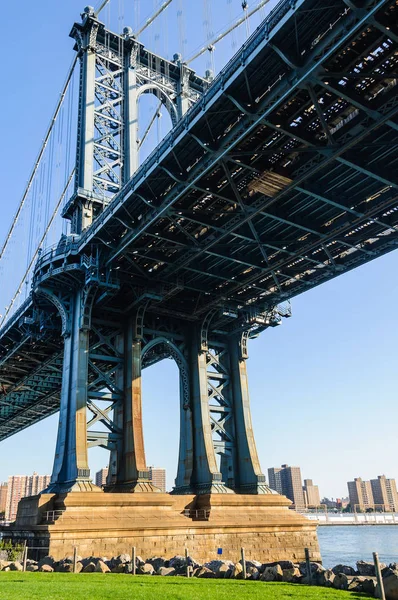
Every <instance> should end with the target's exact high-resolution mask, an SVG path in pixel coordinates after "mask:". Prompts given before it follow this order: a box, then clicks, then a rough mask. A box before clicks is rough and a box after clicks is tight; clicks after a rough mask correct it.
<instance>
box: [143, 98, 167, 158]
mask: <svg viewBox="0 0 398 600" xmlns="http://www.w3.org/2000/svg"><path fill="white" fill-rule="evenodd" d="M162 104H163V102H162V101H160V102H159V106H158V107H157V109H156V110H155V112H154V114H153V116H152V118H151V120H150V121H149V125H148V127H147V128H146V129H145V133H144V135H143V136H142V139H141V140H140V142H139V144H138V150H139V149H140V148H141V146H142V144H143V143H144V142H145V139H146V138H147V136H148V134H149V132H150V130H151V128H152V125H153V124H154V122H155V120H156V117H158V116H159V111H160V109H161V108H162Z"/></svg>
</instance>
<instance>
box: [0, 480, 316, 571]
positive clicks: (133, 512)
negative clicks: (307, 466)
mask: <svg viewBox="0 0 398 600" xmlns="http://www.w3.org/2000/svg"><path fill="white" fill-rule="evenodd" d="M289 504H290V501H289V500H287V498H285V497H283V496H279V495H276V494H262V495H253V494H249V495H246V494H201V495H199V496H194V495H183V496H178V495H170V494H162V493H158V494H153V493H145V492H144V493H140V494H121V493H115V494H106V493H100V494H98V493H93V492H80V493H79V492H72V493H69V494H61V495H58V496H57V495H52V494H42V495H41V496H34V497H30V498H24V499H23V500H21V502H20V504H19V507H18V516H17V520H16V523H15V525H13V526H11V527H9V528H7V529H5V530H4V531H3V533H4V536H5V537H6V538H11V539H13V540H14V541H19V540H20V541H22V540H27V543H28V547H32V548H33V547H35V548H38V547H39V548H42V550H41V551H39V556H40V555H41V556H44V555H47V554H50V555H51V556H53V557H54V558H55V559H57V560H59V559H61V558H64V557H66V556H70V555H72V554H73V548H74V547H75V546H76V547H77V549H78V554H79V555H80V556H83V557H88V556H107V557H108V558H111V557H112V556H117V555H119V554H121V553H131V548H132V547H133V546H135V547H136V548H137V553H138V554H139V555H140V556H142V557H143V558H144V559H146V558H149V557H151V556H161V557H165V558H170V557H172V556H175V555H177V554H178V555H181V554H182V555H183V554H184V549H185V548H188V551H189V553H190V555H191V556H192V557H194V558H195V559H196V560H198V561H208V560H213V559H216V558H218V556H217V549H218V548H222V550H223V554H222V558H223V559H224V560H231V561H234V562H237V561H238V560H239V558H240V548H241V547H242V546H243V547H244V548H245V550H246V558H247V559H253V560H258V561H261V562H273V561H277V560H294V561H303V560H304V558H305V556H304V548H309V549H310V554H311V559H312V560H315V561H319V560H320V559H321V557H320V554H319V546H318V541H317V536H316V525H315V524H314V522H312V521H309V520H308V519H306V518H305V517H303V516H302V515H299V514H298V513H296V512H295V511H293V510H289ZM51 511H54V512H51ZM30 555H31V556H32V557H33V556H38V554H37V552H36V551H32V552H31V553H30Z"/></svg>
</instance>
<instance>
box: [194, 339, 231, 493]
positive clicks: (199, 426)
mask: <svg viewBox="0 0 398 600" xmlns="http://www.w3.org/2000/svg"><path fill="white" fill-rule="evenodd" d="M190 371H191V401H192V411H193V430H194V431H193V437H194V455H193V474H192V488H193V489H194V490H195V492H196V493H197V494H208V493H211V492H215V493H232V490H230V489H229V488H227V487H226V485H225V482H224V481H223V480H222V475H221V473H220V470H219V468H218V466H217V461H216V454H215V450H214V443H213V433H212V426H211V419H210V409H209V381H208V371H207V353H206V352H205V351H203V350H202V349H201V343H200V331H198V330H197V329H193V331H192V337H191V364H190Z"/></svg>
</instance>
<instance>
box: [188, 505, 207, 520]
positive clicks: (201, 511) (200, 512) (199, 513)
mask: <svg viewBox="0 0 398 600" xmlns="http://www.w3.org/2000/svg"><path fill="white" fill-rule="evenodd" d="M184 517H188V518H189V519H198V520H199V521H208V520H209V517H210V509H208V508H193V509H191V508H186V509H185V510H184Z"/></svg>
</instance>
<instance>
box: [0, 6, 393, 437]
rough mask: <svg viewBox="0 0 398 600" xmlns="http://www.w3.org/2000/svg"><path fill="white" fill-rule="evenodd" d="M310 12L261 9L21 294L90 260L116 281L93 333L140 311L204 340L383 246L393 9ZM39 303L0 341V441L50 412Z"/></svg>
mask: <svg viewBox="0 0 398 600" xmlns="http://www.w3.org/2000/svg"><path fill="white" fill-rule="evenodd" d="M324 5H325V3H324V2H323V1H320V0H302V1H298V2H296V9H295V10H293V9H292V8H291V7H290V6H289V3H287V2H286V3H283V5H282V7H281V8H278V11H279V12H278V11H276V12H275V11H274V13H272V15H271V16H270V18H269V19H268V20H267V22H266V24H265V25H264V24H263V25H262V26H261V27H260V28H259V30H258V31H257V32H255V34H254V35H253V36H252V38H251V39H250V40H249V41H248V42H247V44H246V45H245V46H244V47H243V48H242V50H241V51H240V53H239V54H238V55H237V56H236V57H235V58H234V59H233V60H232V61H231V63H229V64H228V65H227V66H226V68H225V69H224V70H223V72H222V73H221V74H220V76H219V77H218V78H217V79H216V80H215V81H214V83H213V85H212V86H211V87H210V89H209V90H208V91H207V92H206V93H205V95H204V96H203V98H202V100H200V101H198V103H197V104H196V105H195V106H194V107H193V108H192V109H191V110H190V111H189V112H188V113H187V115H186V116H185V117H184V119H182V121H181V122H180V123H179V124H178V125H177V126H176V127H175V128H174V129H173V131H172V132H171V133H170V134H169V136H168V137H167V138H166V139H165V141H164V142H163V143H162V144H161V145H160V146H159V148H158V149H157V150H155V152H154V153H153V154H152V155H151V156H150V157H149V159H148V160H147V161H146V162H145V163H144V164H143V165H142V166H141V167H140V169H139V170H138V171H137V173H136V174H135V175H134V176H133V178H132V179H131V180H130V181H129V182H128V183H127V184H126V185H125V186H124V188H123V189H122V190H121V192H119V193H118V194H117V195H116V197H115V198H114V200H113V202H112V203H111V204H110V205H109V206H108V207H107V208H106V209H105V210H104V212H103V213H102V214H101V215H100V216H99V217H98V219H97V220H96V221H94V223H93V224H92V225H91V227H89V228H88V229H87V230H86V231H84V232H83V233H82V235H81V236H80V237H79V238H76V239H75V241H74V242H73V243H71V244H69V246H68V247H67V248H66V250H65V251H63V252H60V253H59V255H57V254H56V253H55V254H54V253H51V254H48V255H43V257H42V259H41V262H40V264H39V265H38V269H37V277H36V281H37V285H47V284H48V282H49V281H50V279H51V278H52V277H53V273H54V271H55V270H56V269H57V268H61V265H65V264H67V265H68V267H70V268H71V272H72V270H73V269H72V267H74V266H77V265H78V263H79V264H81V262H79V261H81V255H82V254H85V255H90V253H91V251H92V250H91V249H92V248H97V250H96V252H97V254H98V252H99V254H100V256H101V261H102V262H101V265H102V266H101V269H103V271H106V270H107V269H108V270H109V269H111V272H112V277H114V278H115V280H116V279H117V281H118V284H117V285H114V286H112V285H109V286H108V288H106V290H105V291H104V292H103V293H100V294H98V296H97V299H96V302H95V304H94V308H93V319H94V321H95V319H96V320H97V321H98V322H99V323H100V325H101V327H106V326H107V325H106V324H107V323H114V322H115V321H117V320H123V319H125V318H126V317H127V316H129V315H131V314H132V313H134V312H135V311H136V309H137V306H140V304H141V303H142V301H143V300H144V301H145V303H146V310H147V314H149V315H150V316H151V319H168V320H169V321H170V320H173V319H177V320H178V319H180V320H182V321H184V322H186V323H196V324H198V323H202V322H203V320H204V319H206V315H207V314H208V313H209V310H211V309H214V311H216V312H215V316H214V320H213V321H212V330H213V331H218V332H221V333H222V334H225V333H226V334H228V335H235V334H241V333H242V332H243V331H248V332H249V335H254V334H257V333H258V332H259V331H261V330H262V329H265V328H266V327H267V326H268V325H269V324H270V322H269V315H270V311H272V310H273V307H275V306H276V305H278V304H279V303H281V302H284V301H286V300H287V299H290V298H292V297H294V296H296V295H298V294H300V293H302V292H304V291H307V290H309V289H311V288H313V287H315V286H317V285H319V284H321V283H323V282H325V281H328V280H330V279H332V278H334V277H336V276H338V275H340V274H342V273H344V272H347V271H349V270H350V269H353V268H355V267H357V266H360V265H362V264H364V263H366V262H368V261H370V260H372V259H374V258H377V257H378V256H381V255H383V254H385V253H387V252H389V251H391V250H393V249H395V248H396V244H397V242H398V235H397V234H398V229H397V227H398V178H397V172H398V171H397V163H398V153H397V146H398V139H397V130H398V122H397V112H398V93H397V92H398V88H397V80H398V70H397V62H398V57H397V44H398V28H397V11H398V8H397V6H396V4H395V3H394V2H388V1H379V2H376V1H373V2H362V3H360V4H359V3H358V5H356V4H355V3H354V2H351V1H349V0H347V1H346V2H343V0H331V1H330V2H328V3H327V5H328V6H326V7H325V6H324ZM98 248H99V250H98ZM101 269H100V270H101ZM98 276H99V279H100V278H101V276H102V274H101V273H99V275H98ZM68 281H70V280H68ZM61 287H62V286H61V284H60V286H59V289H60V290H61ZM45 305H46V301H45V300H44V299H43V298H41V299H39V296H38V295H36V294H34V295H33V296H32V298H31V299H29V301H28V302H27V303H26V304H25V305H24V306H22V308H21V309H20V311H19V313H18V314H17V315H15V316H14V317H13V318H12V319H11V320H10V321H9V322H8V324H7V326H6V327H5V328H3V330H2V331H0V382H1V389H0V440H2V439H5V438H7V437H9V436H10V435H13V434H14V433H16V432H17V431H20V430H21V429H23V428H25V427H27V426H29V425H32V424H34V423H36V422H38V421H39V420H40V419H42V418H44V417H45V416H48V415H50V414H52V413H54V412H55V411H57V410H58V409H59V397H60V387H61V380H62V362H63V360H62V352H63V346H64V344H63V339H62V338H61V335H60V334H61V330H62V329H63V324H62V323H61V319H60V318H59V316H57V315H56V312H55V311H54V308H53V307H52V308H50V304H48V306H46V307H45ZM43 307H45V308H46V311H47V312H46V314H47V317H46V319H45V320H43V318H42V317H41V316H40V317H37V315H38V314H40V315H42V314H43ZM38 318H39V320H38ZM267 318H268V321H267ZM40 319H41V320H40ZM220 335H221V334H220ZM157 352H158V354H156V353H157ZM162 352H163V354H162ZM164 354H165V353H164V349H163V350H162V348H161V347H160V346H159V348H158V349H157V350H156V351H155V350H154V351H153V353H152V358H151V360H152V361H156V360H158V359H160V358H162V357H163V356H164ZM102 357H103V355H102ZM95 360H101V359H98V358H97V359H95V358H94V359H93V361H94V362H93V364H94V365H95V364H96V363H95ZM148 360H149V358H148ZM102 361H103V358H102ZM101 364H102V367H101V368H103V369H105V365H104V364H103V362H102V363H101ZM112 364H114V363H113V362H112V360H111V361H110V363H109V365H108V367H109V368H111V366H112ZM143 366H145V365H143ZM92 384H93V385H92V389H91V391H92V394H93V398H94V395H95V394H101V390H103V386H104V383H103V381H98V382H95V379H93V380H92ZM101 386H102V387H101Z"/></svg>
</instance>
